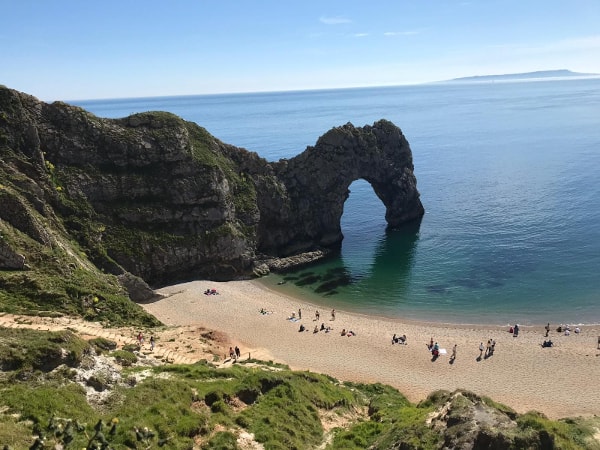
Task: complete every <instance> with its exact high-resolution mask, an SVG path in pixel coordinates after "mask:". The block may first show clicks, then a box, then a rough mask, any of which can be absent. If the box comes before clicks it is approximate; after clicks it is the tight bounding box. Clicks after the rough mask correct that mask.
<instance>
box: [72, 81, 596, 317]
mask: <svg viewBox="0 0 600 450" xmlns="http://www.w3.org/2000/svg"><path fill="white" fill-rule="evenodd" d="M69 103H72V104H75V105H78V106H81V107H83V108H85V109H86V110H88V111H90V112H92V113H94V114H96V115H97V116H100V117H107V118H117V117H125V116H128V115H130V114H132V113H136V112H143V111H169V112H172V113H174V114H177V115H178V116H181V117H182V118H184V119H185V120H189V121H192V122H196V123H197V124H199V125H200V126H202V127H204V128H206V129H207V130H208V131H209V132H210V133H211V134H212V135H214V136H215V137H217V138H218V139H220V140H222V141H224V142H226V143H229V144H233V145H235V146H238V147H243V148H245V149H247V150H250V151H254V152H257V153H258V154H259V155H261V156H262V157H264V158H266V159H267V160H270V161H276V160H279V159H281V158H290V157H293V156H295V155H297V154H299V153H301V152H302V151H304V150H305V149H306V147H307V146H310V145H314V144H315V143H316V141H317V139H318V137H319V136H321V135H322V134H324V133H325V132H326V131H328V130H329V129H331V128H333V127H336V126H341V125H344V124H346V123H348V122H350V123H352V124H354V125H355V126H363V125H366V124H368V125H371V124H373V123H374V122H375V121H377V120H379V119H387V120H390V121H392V122H393V123H395V124H396V125H397V126H399V127H400V128H401V129H402V131H403V133H404V135H405V136H406V138H407V139H408V141H409V143H410V146H411V149H412V153H413V160H414V166H415V175H416V178H417V187H418V190H419V192H420V194H421V201H422V203H423V205H424V207H425V215H424V217H423V219H422V220H421V221H420V223H413V224H410V225H407V226H405V227H402V228H400V229H398V230H388V229H387V226H386V222H385V208H384V206H383V204H382V203H381V201H380V200H379V198H378V197H377V196H376V195H375V193H374V192H373V189H372V188H371V186H370V184H369V183H368V182H366V181H365V180H356V181H355V182H354V183H353V184H352V185H351V186H350V191H351V193H350V196H349V198H348V200H347V201H346V203H345V205H344V213H343V217H342V232H343V234H344V240H343V243H342V249H341V252H340V254H339V255H338V256H336V257H334V258H331V259H328V260H326V261H323V262H320V263H317V264H315V265H313V266H310V267H305V268H302V269H301V270H296V271H292V272H289V273H285V274H271V275H269V276H267V277H265V278H263V279H262V282H263V283H264V284H266V285H267V286H269V287H270V288H272V289H277V290H280V291H282V292H284V293H286V294H289V295H292V296H296V297H301V298H303V299H305V300H307V301H309V302H312V303H313V304H315V305H317V306H316V307H318V308H321V309H322V310H324V311H328V310H329V309H332V308H336V309H337V310H341V311H344V310H347V311H353V312H358V313H364V314H369V315H377V316H385V317H391V318H402V319H405V320H418V321H429V322H441V323H461V324H498V325H505V324H515V323H519V324H521V325H537V324H546V323H547V322H550V323H551V324H553V325H554V324H559V323H564V324H567V323H568V324H598V323H600V79H566V80H543V81H535V82H533V81H519V82H479V83H456V82H455V83H433V84H422V85H411V86H394V87H369V88H353V89H333V90H313V91H292V92H263V93H246V94H244V93H240V94H219V95H190V96H175V97H147V98H122V99H109V100H85V101H84V100H80V101H71V102H69Z"/></svg>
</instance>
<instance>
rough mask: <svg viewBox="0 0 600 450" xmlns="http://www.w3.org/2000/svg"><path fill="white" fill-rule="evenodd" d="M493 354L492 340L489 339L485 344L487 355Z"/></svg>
mask: <svg viewBox="0 0 600 450" xmlns="http://www.w3.org/2000/svg"><path fill="white" fill-rule="evenodd" d="M491 354H492V340H491V339H488V341H487V344H485V356H490V355H491Z"/></svg>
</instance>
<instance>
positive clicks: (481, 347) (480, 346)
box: [478, 342, 483, 359]
mask: <svg viewBox="0 0 600 450" xmlns="http://www.w3.org/2000/svg"><path fill="white" fill-rule="evenodd" d="M482 356H483V342H481V343H480V344H479V358H478V359H481V358H482Z"/></svg>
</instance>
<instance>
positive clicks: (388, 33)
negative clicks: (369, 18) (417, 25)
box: [383, 30, 419, 36]
mask: <svg viewBox="0 0 600 450" xmlns="http://www.w3.org/2000/svg"><path fill="white" fill-rule="evenodd" d="M415 34H419V32H418V31H414V30H410V31H386V32H385V33H383V35H384V36H413V35H415Z"/></svg>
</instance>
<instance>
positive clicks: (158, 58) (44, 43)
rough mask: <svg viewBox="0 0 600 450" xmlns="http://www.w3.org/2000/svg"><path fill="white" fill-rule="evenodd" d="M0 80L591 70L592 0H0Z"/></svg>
mask: <svg viewBox="0 0 600 450" xmlns="http://www.w3.org/2000/svg"><path fill="white" fill-rule="evenodd" d="M0 12H1V16H0V17H2V19H1V20H0V23H1V24H2V26H1V27H0V84H4V85H6V86H8V87H10V88H13V89H17V90H19V91H23V92H27V93H29V94H32V95H35V96H36V97H38V98H40V99H42V100H46V101H52V100H75V99H79V100H81V99H93V98H120V97H144V96H163V95H188V94H189V95H192V94H210V93H225V92H254V91H282V90H300V89H321V88H343V87H358V86H380V85H399V84H411V83H418V82H428V81H437V80H444V79H450V78H456V77H463V76H472V75H489V74H500V73H516V72H529V71H535V70H550V69H570V70H573V71H578V72H593V73H600V0H564V1H562V0H561V1H558V0H479V1H475V0H472V1H454V0H424V1H414V0H411V1H403V0H389V1H378V0H371V1H353V0H345V1H327V0H321V1H313V0H302V1H297V2H287V1H285V0H277V1H271V0H265V1H259V0H256V1H250V0H246V1H242V0H218V1H217V0H195V1H192V0H170V1H167V0H161V1H155V0H146V1H135V0H118V1H113V0H102V1H85V0H54V1H51V0H37V1H36V0H0Z"/></svg>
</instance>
